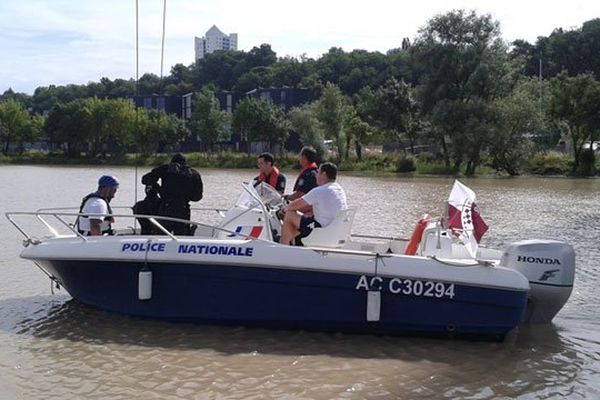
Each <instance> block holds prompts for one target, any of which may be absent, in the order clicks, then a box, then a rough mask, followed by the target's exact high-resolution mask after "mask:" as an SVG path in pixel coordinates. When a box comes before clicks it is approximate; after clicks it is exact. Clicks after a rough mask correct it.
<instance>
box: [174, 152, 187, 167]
mask: <svg viewBox="0 0 600 400" xmlns="http://www.w3.org/2000/svg"><path fill="white" fill-rule="evenodd" d="M171 162H172V163H177V164H181V165H185V157H184V156H183V154H181V153H177V154H175V155H174V156H173V157H172V158H171Z"/></svg>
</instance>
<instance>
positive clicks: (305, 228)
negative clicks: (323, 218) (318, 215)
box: [298, 215, 321, 238]
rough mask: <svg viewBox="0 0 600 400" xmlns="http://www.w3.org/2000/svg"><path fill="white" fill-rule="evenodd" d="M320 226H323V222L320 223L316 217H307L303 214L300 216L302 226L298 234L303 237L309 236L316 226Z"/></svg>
mask: <svg viewBox="0 0 600 400" xmlns="http://www.w3.org/2000/svg"><path fill="white" fill-rule="evenodd" d="M320 227H321V224H320V223H318V222H317V221H315V219H314V217H307V216H305V215H303V216H302V217H300V227H299V231H300V235H298V236H299V237H301V238H303V237H307V236H308V235H310V233H311V232H312V230H313V229H314V228H320Z"/></svg>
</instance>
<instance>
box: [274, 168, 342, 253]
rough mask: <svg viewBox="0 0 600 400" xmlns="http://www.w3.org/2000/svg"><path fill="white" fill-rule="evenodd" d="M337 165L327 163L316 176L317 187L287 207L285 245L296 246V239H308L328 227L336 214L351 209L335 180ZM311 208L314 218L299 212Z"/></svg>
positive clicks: (284, 227)
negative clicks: (316, 231) (318, 230)
mask: <svg viewBox="0 0 600 400" xmlns="http://www.w3.org/2000/svg"><path fill="white" fill-rule="evenodd" d="M336 178H337V166H336V165H335V164H333V163H330V162H326V163H323V164H321V166H320V167H319V172H318V173H317V185H318V186H317V187H316V188H314V189H312V190H311V191H310V192H308V193H306V194H305V195H304V196H302V197H301V198H299V199H296V200H294V201H292V202H291V203H290V204H288V205H287V206H286V207H284V211H285V218H284V221H283V227H282V232H281V241H280V243H282V244H294V243H293V241H295V239H296V237H297V236H299V237H300V238H302V237H306V236H308V235H309V234H310V232H311V231H312V230H313V229H314V228H321V227H323V228H324V227H326V226H327V225H329V224H330V223H331V221H333V219H334V218H335V217H336V215H337V214H338V213H339V212H340V211H343V210H346V209H347V208H348V205H347V204H346V193H345V192H344V189H342V187H341V186H340V185H339V183H337V182H336V181H335V180H336ZM306 207H312V213H313V216H312V217H307V216H306V215H303V214H301V213H299V212H298V211H297V210H300V209H305V208H306Z"/></svg>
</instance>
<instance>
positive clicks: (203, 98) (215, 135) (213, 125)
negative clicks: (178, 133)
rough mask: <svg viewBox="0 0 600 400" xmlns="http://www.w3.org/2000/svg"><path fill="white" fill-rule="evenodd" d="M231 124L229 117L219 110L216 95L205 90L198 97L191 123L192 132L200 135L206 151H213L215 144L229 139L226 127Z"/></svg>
mask: <svg viewBox="0 0 600 400" xmlns="http://www.w3.org/2000/svg"><path fill="white" fill-rule="evenodd" d="M228 122H229V115H228V114H227V113H226V112H223V111H221V110H220V109H219V100H217V98H216V97H215V95H214V93H213V92H212V91H210V90H208V89H203V90H202V92H201V93H200V94H199V95H197V96H196V101H195V102H194V112H193V113H192V119H191V121H190V131H191V132H192V134H194V135H198V137H200V139H201V140H202V143H203V145H204V146H205V148H206V149H208V150H210V151H212V150H213V149H214V145H215V143H217V142H219V141H222V140H226V139H227V133H228V131H227V129H226V128H225V125H226V124H227V123H228Z"/></svg>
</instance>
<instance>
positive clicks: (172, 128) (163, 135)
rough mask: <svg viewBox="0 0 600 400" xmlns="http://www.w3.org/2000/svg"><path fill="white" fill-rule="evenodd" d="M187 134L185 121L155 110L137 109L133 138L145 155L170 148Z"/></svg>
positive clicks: (188, 132)
mask: <svg viewBox="0 0 600 400" xmlns="http://www.w3.org/2000/svg"><path fill="white" fill-rule="evenodd" d="M189 134H190V131H189V129H187V128H186V126H185V123H184V122H183V121H182V120H180V119H179V118H177V117H175V116H173V115H168V114H165V113H164V112H163V111H157V110H141V109H140V110H138V116H137V118H136V124H135V133H134V139H135V144H136V145H137V146H138V147H139V149H140V152H141V153H142V154H143V155H145V156H147V155H150V154H152V153H156V152H157V151H161V150H163V151H164V150H165V148H166V147H170V148H172V147H174V146H175V145H176V144H177V143H178V142H180V141H181V140H184V139H185V138H186V137H188V136H189ZM169 151H170V150H169Z"/></svg>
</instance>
